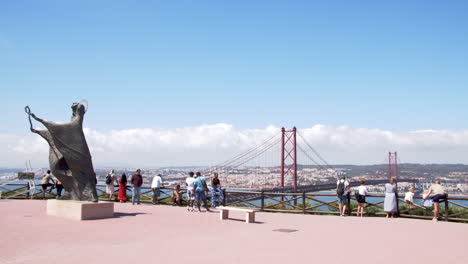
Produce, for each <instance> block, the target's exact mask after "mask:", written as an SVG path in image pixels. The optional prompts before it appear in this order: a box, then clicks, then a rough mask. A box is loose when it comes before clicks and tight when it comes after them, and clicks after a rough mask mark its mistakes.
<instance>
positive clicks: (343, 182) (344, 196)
mask: <svg viewBox="0 0 468 264" xmlns="http://www.w3.org/2000/svg"><path fill="white" fill-rule="evenodd" d="M349 192H350V188H349V182H348V180H347V179H346V176H345V175H340V179H339V180H338V182H337V183H336V195H337V196H338V206H339V210H340V216H345V213H346V204H347V203H348V195H349Z"/></svg>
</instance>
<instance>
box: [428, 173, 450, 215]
mask: <svg viewBox="0 0 468 264" xmlns="http://www.w3.org/2000/svg"><path fill="white" fill-rule="evenodd" d="M431 194H433V195H434V196H432V202H433V203H434V218H432V221H437V220H438V219H439V203H440V202H441V201H442V200H445V199H447V195H446V194H445V190H444V187H442V185H440V181H439V180H436V181H435V182H434V184H432V185H431V187H430V188H429V192H428V194H427V197H429V196H430V195H431Z"/></svg>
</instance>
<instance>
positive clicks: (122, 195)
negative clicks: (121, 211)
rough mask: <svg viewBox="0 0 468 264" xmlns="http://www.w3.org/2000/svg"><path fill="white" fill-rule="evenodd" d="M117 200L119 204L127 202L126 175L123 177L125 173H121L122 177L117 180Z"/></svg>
mask: <svg viewBox="0 0 468 264" xmlns="http://www.w3.org/2000/svg"><path fill="white" fill-rule="evenodd" d="M117 200H119V201H120V202H121V203H125V202H126V201H127V175H125V173H123V174H122V177H120V179H119V193H118V196H117Z"/></svg>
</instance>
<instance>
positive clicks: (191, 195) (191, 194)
mask: <svg viewBox="0 0 468 264" xmlns="http://www.w3.org/2000/svg"><path fill="white" fill-rule="evenodd" d="M193 175H194V173H193V172H192V171H191V172H189V176H188V177H187V179H185V183H186V184H187V211H192V212H193V211H195V204H194V201H195V178H194V177H193Z"/></svg>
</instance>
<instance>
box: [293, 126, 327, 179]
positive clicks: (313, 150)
mask: <svg viewBox="0 0 468 264" xmlns="http://www.w3.org/2000/svg"><path fill="white" fill-rule="evenodd" d="M297 134H298V135H299V137H300V138H301V139H302V141H304V143H305V144H306V145H307V147H309V149H310V150H312V152H313V153H314V154H315V155H316V156H317V157H318V158H319V159H320V160H321V161H322V162H323V163H325V166H327V167H328V168H329V169H332V170H334V171H336V169H335V168H334V167H333V166H331V165H330V164H329V163H328V162H327V161H326V160H325V159H324V158H323V157H322V156H321V155H320V154H319V153H318V152H317V150H315V149H314V148H313V147H312V146H311V145H310V144H309V142H307V140H305V138H304V137H303V136H302V134H301V133H300V132H299V131H297ZM304 152H305V151H304ZM306 156H308V157H309V155H306ZM314 163H315V162H314Z"/></svg>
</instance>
